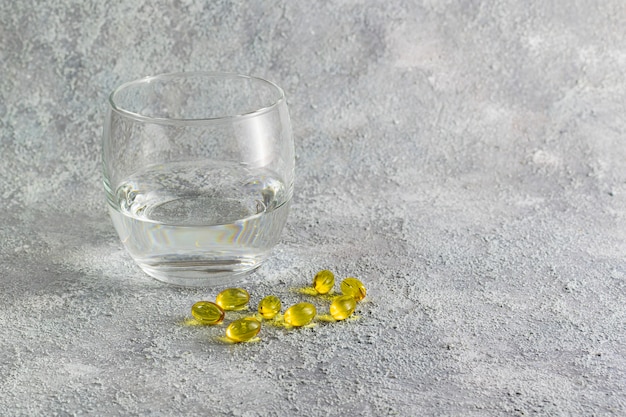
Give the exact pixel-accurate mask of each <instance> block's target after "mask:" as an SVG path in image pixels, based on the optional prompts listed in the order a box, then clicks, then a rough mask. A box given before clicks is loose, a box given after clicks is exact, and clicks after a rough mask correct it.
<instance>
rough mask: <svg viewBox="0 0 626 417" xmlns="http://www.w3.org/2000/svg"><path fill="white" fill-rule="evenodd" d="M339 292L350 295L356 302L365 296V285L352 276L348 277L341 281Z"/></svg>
mask: <svg viewBox="0 0 626 417" xmlns="http://www.w3.org/2000/svg"><path fill="white" fill-rule="evenodd" d="M341 292H342V293H343V295H351V296H352V297H354V299H355V300H356V301H357V302H358V301H361V300H362V299H364V298H365V294H366V291H365V286H364V285H363V283H362V282H361V281H359V280H358V279H356V278H354V277H348V278H346V279H344V280H343V281H341Z"/></svg>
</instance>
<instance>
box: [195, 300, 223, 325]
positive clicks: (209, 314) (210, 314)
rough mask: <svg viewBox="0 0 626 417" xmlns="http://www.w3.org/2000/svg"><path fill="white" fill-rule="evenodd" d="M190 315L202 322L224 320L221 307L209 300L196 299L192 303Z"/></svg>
mask: <svg viewBox="0 0 626 417" xmlns="http://www.w3.org/2000/svg"><path fill="white" fill-rule="evenodd" d="M191 315H192V316H193V318H194V319H196V320H197V321H198V322H200V323H202V324H220V323H221V322H222V321H223V320H224V310H222V307H220V306H218V305H217V304H215V303H212V302H210V301H198V302H197V303H195V304H194V305H192V306H191Z"/></svg>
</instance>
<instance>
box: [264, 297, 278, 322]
mask: <svg viewBox="0 0 626 417" xmlns="http://www.w3.org/2000/svg"><path fill="white" fill-rule="evenodd" d="M281 307H282V304H281V302H280V298H278V297H276V296H275V295H268V296H267V297H265V298H263V299H262V300H261V301H259V314H260V315H261V316H262V317H263V318H264V319H273V318H274V317H276V315H277V314H278V313H280V309H281Z"/></svg>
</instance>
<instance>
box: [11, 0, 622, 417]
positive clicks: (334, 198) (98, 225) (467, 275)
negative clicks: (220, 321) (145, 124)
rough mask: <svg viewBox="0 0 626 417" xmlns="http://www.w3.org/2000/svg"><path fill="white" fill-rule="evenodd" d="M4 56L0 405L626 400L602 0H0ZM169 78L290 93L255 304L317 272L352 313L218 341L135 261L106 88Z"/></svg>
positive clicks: (204, 410) (564, 409) (488, 411)
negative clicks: (351, 280)
mask: <svg viewBox="0 0 626 417" xmlns="http://www.w3.org/2000/svg"><path fill="white" fill-rule="evenodd" d="M0 59H1V62H2V76H1V77H0V94H1V100H0V282H1V288H0V307H1V308H0V414H1V415H6V416H53V415H58V416H70V415H125V416H132V415H153V416H175V415H224V416H296V415H302V416H326V415H364V416H386V415H399V416H417V415H421V416H431V415H432V416H435V415H447V416H472V415H475V416H497V415H502V416H528V415H542V416H566V415H567V416H570V415H576V416H592V415H594V416H605V415H606V416H621V415H626V307H625V305H626V297H625V294H626V283H625V279H626V261H625V259H626V258H625V254H626V146H625V139H626V137H625V133H626V81H625V69H626V3H624V2H623V1H622V0H579V1H576V0H572V1H557V0H547V1H546V0H541V1H539V0H529V1H526V0H524V1H522V0H519V1H515V0H493V1H488V0H466V1H453V0H441V1H433V0H421V1H419V0H416V1H408V0H399V1H386V2H383V1H374V0H343V1H335V2H331V1H319V2H315V1H301V0H296V1H265V2H262V1H251V2H244V1H225V0H217V1H201V0H179V1H161V0H158V1H146V0H137V1H121V2H104V1H93V0H87V1H72V0H51V1H47V2H43V1H33V0H25V1H17V0H2V1H1V2H0ZM179 70H222V71H236V72H242V73H249V74H253V75H257V76H261V77H266V78H268V79H270V80H273V81H275V82H276V83H278V84H279V85H281V86H282V87H283V88H284V89H285V91H286V93H287V95H288V101H289V104H290V111H291V116H292V121H293V126H294V134H295V138H296V151H297V180H296V192H295V197H294V204H293V208H292V212H291V215H290V218H289V222H288V225H287V228H286V230H285V233H284V237H283V239H282V241H281V243H280V245H279V246H278V247H277V248H276V250H275V251H274V252H273V256H272V258H271V259H270V260H269V261H268V262H267V264H265V265H264V266H263V267H262V268H261V269H259V270H258V271H257V272H255V273H254V275H253V276H252V277H251V279H252V280H253V281H252V282H251V283H249V284H246V285H247V286H246V288H248V289H249V290H250V292H251V293H252V304H253V305H254V304H255V303H256V302H258V300H259V299H260V297H261V296H263V295H265V294H268V293H275V294H277V295H279V296H281V297H283V299H284V302H285V303H287V304H289V303H293V302H295V301H297V300H300V299H302V298H306V296H303V295H301V294H298V293H297V292H295V291H294V288H299V287H302V286H304V285H307V284H308V283H309V281H310V280H311V278H312V276H313V275H314V274H315V272H316V271H317V270H319V269H322V268H329V269H332V270H333V271H335V272H336V274H337V275H338V276H339V277H340V278H341V277H345V276H348V275H355V276H357V277H359V278H361V279H362V280H363V282H364V283H365V284H366V286H367V287H368V290H369V292H368V297H367V300H366V301H365V302H363V303H362V304H360V305H359V307H358V311H357V313H358V318H357V319H355V320H351V321H348V322H343V323H335V324H329V323H324V322H318V323H317V324H316V325H315V326H314V327H311V328H304V329H300V330H291V331H287V330H285V329H281V328H271V327H266V328H264V329H263V331H262V333H261V340H260V341H259V342H257V343H248V344H241V345H228V344H225V343H223V342H221V341H220V339H219V336H220V335H221V334H222V333H223V331H224V327H223V326H221V327H212V328H204V327H197V326H185V325H184V322H185V317H188V316H189V308H190V306H191V305H192V304H193V303H194V302H195V301H198V300H200V299H204V298H211V297H214V296H215V294H216V293H217V291H218V290H219V289H209V290H207V289H179V288H173V287H168V286H166V285H163V284H160V283H158V282H156V281H153V280H151V279H149V278H148V277H147V276H146V275H144V274H143V273H142V272H141V271H139V270H138V269H137V268H136V266H135V265H134V264H133V262H132V261H131V260H130V258H129V256H128V255H127V254H126V253H125V251H124V249H123V247H122V245H121V243H120V241H119V239H118V237H117V236H116V234H115V232H114V230H113V228H112V225H111V222H110V220H109V218H108V216H107V214H106V209H105V202H104V196H103V192H102V189H101V179H100V140H101V130H102V123H103V117H104V111H105V109H106V98H107V95H108V93H109V91H110V90H112V89H113V88H114V87H115V86H117V85H118V84H120V83H121V82H125V81H129V80H132V79H135V78H138V77H141V76H145V75H151V74H156V73H161V72H169V71H179ZM315 302H316V303H319V304H318V305H319V306H320V308H321V309H323V308H326V307H325V304H324V301H323V300H316V301H315ZM326 305H327V304H326Z"/></svg>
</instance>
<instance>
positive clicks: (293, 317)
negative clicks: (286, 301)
mask: <svg viewBox="0 0 626 417" xmlns="http://www.w3.org/2000/svg"><path fill="white" fill-rule="evenodd" d="M316 314H317V310H316V309H315V306H314V305H313V304H311V303H298V304H294V305H292V306H291V307H289V308H288V309H287V310H286V311H285V315H284V319H285V323H287V324H289V325H291V326H294V327H300V326H306V325H307V324H309V323H310V322H311V321H312V320H313V318H314V317H315V315H316Z"/></svg>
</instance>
